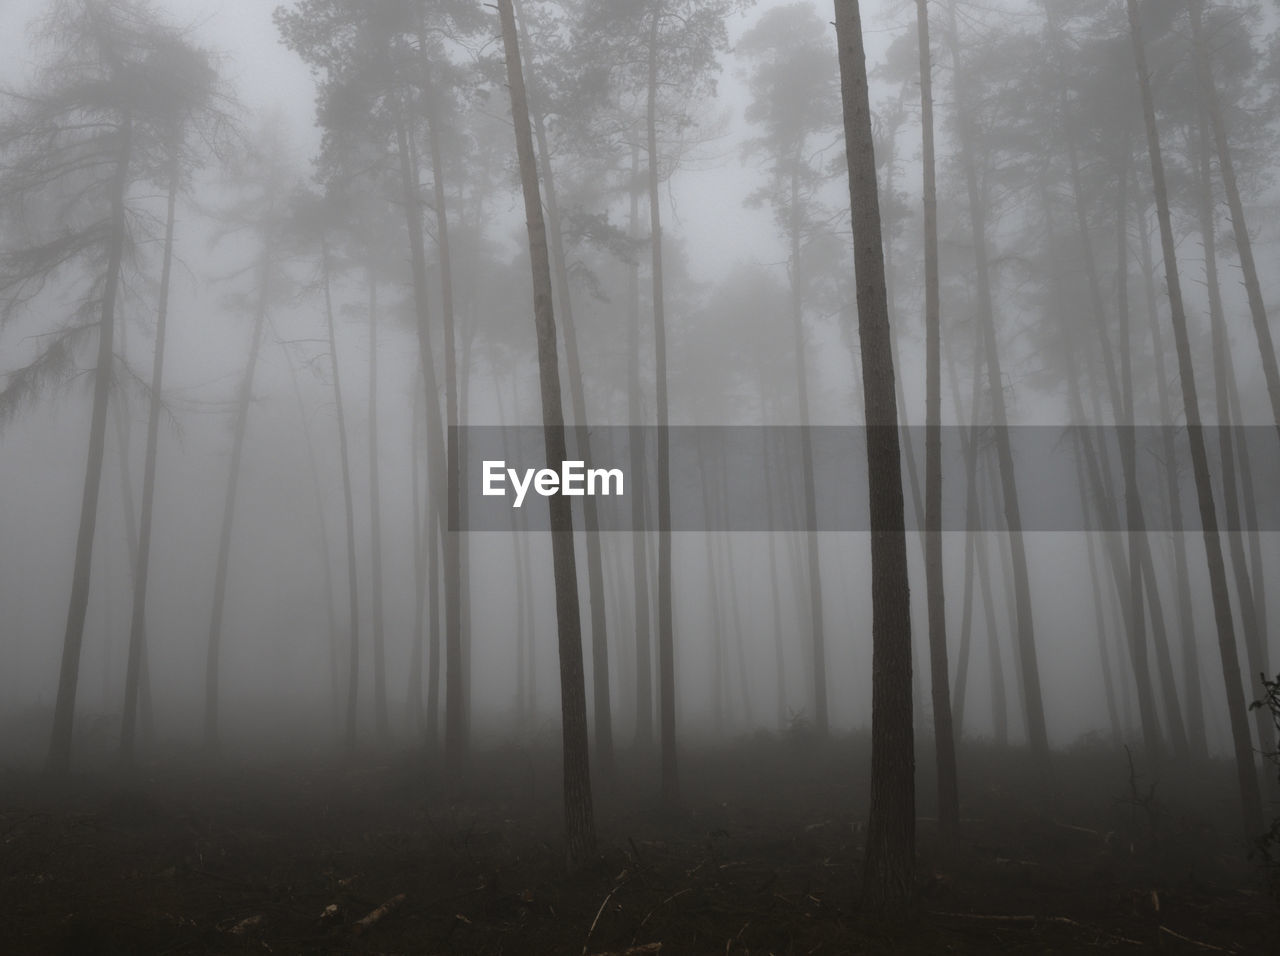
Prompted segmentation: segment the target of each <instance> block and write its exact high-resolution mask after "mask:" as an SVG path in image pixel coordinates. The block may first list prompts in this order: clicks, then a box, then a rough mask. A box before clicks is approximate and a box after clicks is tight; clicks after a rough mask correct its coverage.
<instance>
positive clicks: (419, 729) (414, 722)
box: [405, 381, 435, 734]
mask: <svg viewBox="0 0 1280 956" xmlns="http://www.w3.org/2000/svg"><path fill="white" fill-rule="evenodd" d="M421 391H422V390H421V385H420V384H419V383H417V382H416V381H415V383H414V389H413V393H412V394H413V395H414V399H413V411H412V412H411V415H412V422H411V423H410V424H411V430H410V437H409V489H410V492H409V493H410V496H411V498H412V502H413V643H412V644H410V646H409V686H408V688H407V690H406V692H405V702H406V706H407V709H408V711H409V729H410V731H411V732H412V733H414V734H421V733H423V730H424V727H423V724H424V720H423V717H424V715H423V702H422V684H423V679H422V650H423V647H422V645H423V639H424V636H425V634H426V602H427V528H426V522H425V521H424V519H423V513H422V498H423V495H422V487H421V484H420V482H421V478H420V476H419V473H418V467H419V457H420V454H421V452H420V449H419V445H420V440H419V437H418V436H419V434H420V432H421V429H422V405H421V403H420V402H419V401H418V396H420V395H421ZM431 543H432V545H433V546H434V545H435V542H434V541H432V542H431ZM434 610H435V609H434V608H433V609H432V611H433V613H434Z"/></svg>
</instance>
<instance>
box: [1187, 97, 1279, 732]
mask: <svg viewBox="0 0 1280 956" xmlns="http://www.w3.org/2000/svg"><path fill="white" fill-rule="evenodd" d="M1200 112H1201V116H1200V120H1201V122H1200V129H1199V133H1200V137H1199V138H1200V143H1199V146H1200V150H1199V152H1200V156H1199V160H1200V162H1199V173H1200V183H1199V186H1200V189H1199V190H1198V192H1199V203H1198V212H1199V215H1200V234H1201V236H1202V237H1203V240H1204V271H1205V285H1206V287H1207V290H1208V293H1209V334H1210V341H1211V350H1212V353H1213V381H1214V397H1215V400H1216V405H1217V410H1218V449H1219V457H1220V460H1221V463H1222V505H1223V517H1224V518H1225V519H1226V523H1227V527H1228V529H1229V530H1227V532H1226V533H1225V534H1224V535H1223V537H1225V538H1226V539H1227V550H1228V554H1229V555H1230V556H1231V570H1232V573H1233V576H1234V578H1235V585H1236V604H1237V606H1238V607H1239V613H1240V629H1241V631H1242V632H1243V636H1244V646H1245V651H1246V656H1247V657H1248V660H1249V675H1250V679H1249V681H1248V683H1247V684H1246V686H1247V687H1248V696H1249V699H1250V700H1257V699H1261V698H1262V697H1264V696H1266V688H1265V687H1263V686H1262V682H1261V680H1260V678H1261V677H1262V676H1263V675H1269V674H1270V673H1271V670H1270V668H1269V666H1268V664H1269V662H1268V660H1267V653H1266V638H1265V635H1264V633H1263V631H1262V629H1261V628H1260V627H1259V622H1258V605H1257V602H1255V601H1254V595H1253V589H1254V582H1252V581H1251V580H1250V578H1249V559H1248V558H1247V556H1246V555H1245V550H1244V538H1243V534H1242V532H1241V531H1238V530H1232V529H1242V528H1245V527H1246V525H1245V523H1244V521H1243V514H1242V510H1241V507H1240V494H1239V485H1238V484H1237V478H1236V449H1235V438H1234V436H1233V434H1232V428H1231V399H1230V396H1229V393H1228V389H1229V387H1230V386H1229V384H1228V382H1229V381H1230V380H1231V379H1232V378H1233V377H1234V372H1235V370H1234V369H1233V368H1231V364H1232V362H1231V347H1230V344H1229V343H1228V342H1227V320H1226V316H1225V315H1224V312H1223V307H1222V288H1221V286H1220V285H1219V281H1218V254H1217V249H1216V243H1217V234H1216V230H1215V228H1214V222H1213V185H1212V180H1211V178H1210V159H1209V152H1210V150H1209V136H1208V131H1207V130H1206V129H1205V127H1206V125H1208V124H1207V117H1206V116H1205V115H1204V113H1205V112H1206V111H1205V109H1204V108H1203V106H1202V108H1201V111H1200ZM1251 527H1257V526H1256V525H1252V526H1251ZM1253 725H1254V730H1255V731H1256V732H1257V735H1258V745H1259V746H1260V747H1261V748H1262V752H1263V753H1267V754H1270V753H1275V752H1276V725H1275V722H1274V721H1273V720H1272V719H1271V714H1270V712H1269V711H1267V709H1266V708H1265V707H1258V708H1256V709H1255V710H1254V711H1253Z"/></svg>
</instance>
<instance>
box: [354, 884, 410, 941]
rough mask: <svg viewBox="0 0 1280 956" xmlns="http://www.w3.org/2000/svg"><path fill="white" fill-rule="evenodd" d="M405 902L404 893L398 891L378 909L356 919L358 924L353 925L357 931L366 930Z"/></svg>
mask: <svg viewBox="0 0 1280 956" xmlns="http://www.w3.org/2000/svg"><path fill="white" fill-rule="evenodd" d="M403 902H404V894H403V893H397V894H396V895H395V896H393V897H391V899H389V900H387V901H386V902H385V903H383V904H382V905H381V906H379V907H378V908H377V909H376V910H374V911H373V912H371V913H370V914H369V915H368V916H366V917H364V919H360V920H356V924H355V926H354V927H353V928H354V930H355V932H357V933H363V932H364V931H365V930H367V929H369V928H370V927H371V926H373V924H374V923H376V922H378V921H379V920H380V919H382V918H383V917H384V916H386V915H387V914H388V913H390V912H391V911H392V910H393V909H395V908H396V907H397V906H399V905H400V904H401V903H403Z"/></svg>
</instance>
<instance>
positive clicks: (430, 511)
mask: <svg viewBox="0 0 1280 956" xmlns="http://www.w3.org/2000/svg"><path fill="white" fill-rule="evenodd" d="M428 491H429V494H431V495H439V491H438V489H436V488H431V487H430V486H428ZM441 545H442V542H441V540H440V509H439V508H435V507H432V506H431V504H430V502H428V503H427V537H426V540H425V541H423V542H422V547H423V549H424V551H425V557H426V560H425V562H424V564H425V566H426V570H427V615H428V617H427V744H428V746H430V747H432V748H435V747H438V746H439V745H440V685H441V679H440V654H441V644H443V643H444V642H443V641H442V639H441V638H442V637H443V634H442V633H441V626H440V623H441V622H440V580H441V577H442V576H443V575H442V568H441V563H442V559H443V554H442V550H443V549H442V547H441Z"/></svg>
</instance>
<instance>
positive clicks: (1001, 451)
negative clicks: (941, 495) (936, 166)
mask: <svg viewBox="0 0 1280 956" xmlns="http://www.w3.org/2000/svg"><path fill="white" fill-rule="evenodd" d="M948 9H949V12H950V18H951V22H950V28H951V29H950V31H949V36H948V43H949V45H950V47H951V57H952V61H953V63H954V74H955V87H956V89H955V98H956V110H957V115H958V119H959V127H960V153H961V159H962V163H963V166H964V175H965V185H966V189H967V194H968V198H969V216H970V219H971V220H972V224H973V237H974V243H973V245H974V259H975V262H974V267H975V269H974V271H975V274H976V280H977V284H978V323H979V325H980V326H981V329H982V342H983V351H984V352H985V356H986V362H985V364H986V369H987V381H988V386H989V389H990V395H991V411H992V418H993V419H994V422H993V424H994V425H995V444H996V454H997V460H998V462H999V466H1000V484H1001V490H1002V493H1003V494H1002V497H1003V502H1004V512H1005V521H1006V523H1007V525H1008V532H1009V545H1010V548H1011V550H1012V558H1013V591H1014V607H1015V612H1016V614H1017V622H1018V626H1017V636H1016V644H1017V647H1018V655H1017V656H1018V661H1019V666H1020V668H1021V678H1022V680H1021V683H1022V688H1023V695H1024V700H1025V704H1026V712H1027V737H1028V740H1029V742H1030V744H1031V750H1032V753H1033V754H1034V755H1035V757H1036V759H1037V761H1038V762H1039V763H1040V764H1041V765H1042V769H1044V770H1047V765H1048V761H1049V736H1048V730H1047V728H1046V724H1045V716H1044V697H1043V694H1042V691H1041V687H1040V665H1039V660H1038V656H1037V652H1036V640H1035V620H1034V617H1033V614H1032V606H1031V581H1030V575H1029V573H1028V569H1027V552H1026V543H1025V541H1024V540H1023V536H1022V509H1021V505H1020V503H1019V500H1018V485H1017V479H1016V478H1015V473H1014V467H1013V449H1012V447H1011V445H1010V441H1009V418H1008V411H1007V409H1006V407H1005V400H1004V379H1003V376H1002V374H1001V371H1000V350H999V347H998V345H997V344H996V334H995V307H994V304H993V300H992V294H991V276H990V268H989V264H988V253H987V225H986V205H985V202H984V201H983V198H982V196H981V194H980V191H979V186H978V170H977V164H976V160H975V155H974V150H975V141H976V135H975V133H974V130H973V120H972V117H971V116H970V115H969V112H968V101H969V97H968V91H967V84H966V81H965V79H964V77H965V73H964V70H963V67H962V64H961V61H960V52H959V39H958V30H957V27H956V14H955V4H954V0H953V2H952V3H951V4H950V5H949V7H948Z"/></svg>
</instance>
